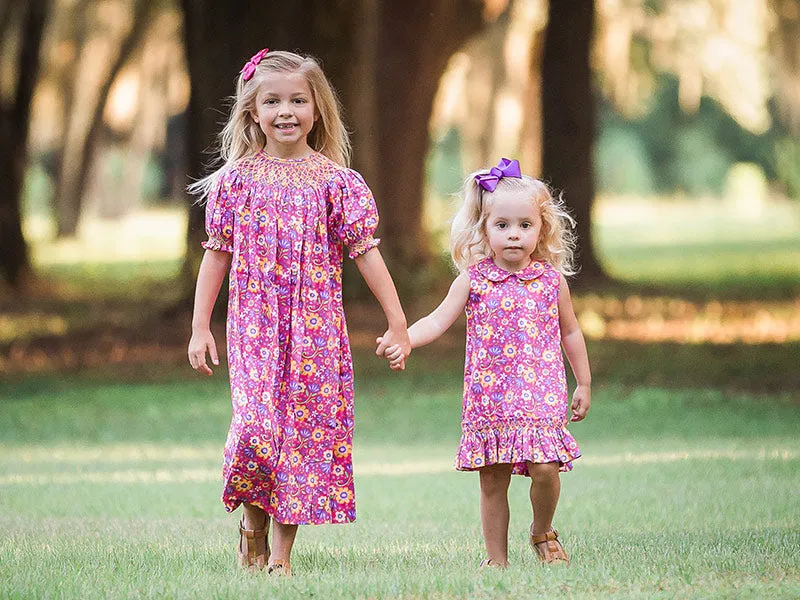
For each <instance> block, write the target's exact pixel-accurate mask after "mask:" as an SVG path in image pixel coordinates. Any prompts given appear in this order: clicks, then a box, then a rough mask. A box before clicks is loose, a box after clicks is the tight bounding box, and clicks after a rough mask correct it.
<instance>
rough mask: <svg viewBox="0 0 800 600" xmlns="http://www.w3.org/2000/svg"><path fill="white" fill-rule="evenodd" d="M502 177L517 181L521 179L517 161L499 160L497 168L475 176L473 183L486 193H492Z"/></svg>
mask: <svg viewBox="0 0 800 600" xmlns="http://www.w3.org/2000/svg"><path fill="white" fill-rule="evenodd" d="M503 177H515V178H517V179H520V178H521V177H522V171H520V168H519V161H518V160H509V159H507V158H501V159H500V162H499V163H497V166H496V167H492V168H491V169H489V172H488V173H483V174H480V175H475V181H477V182H478V185H479V186H481V187H482V188H483V189H485V190H486V191H487V192H493V191H494V189H495V188H496V187H497V183H498V182H499V181H500V180H501V179H502V178H503Z"/></svg>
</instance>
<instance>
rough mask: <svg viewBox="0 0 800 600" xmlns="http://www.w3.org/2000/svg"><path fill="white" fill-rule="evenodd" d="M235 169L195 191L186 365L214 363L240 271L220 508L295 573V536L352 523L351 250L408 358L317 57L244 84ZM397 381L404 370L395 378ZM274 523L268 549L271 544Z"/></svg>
mask: <svg viewBox="0 0 800 600" xmlns="http://www.w3.org/2000/svg"><path fill="white" fill-rule="evenodd" d="M233 100H234V102H233V106H232V109H231V114H230V118H229V120H228V122H227V124H226V125H225V127H224V129H223V131H222V134H221V136H220V138H221V144H220V145H221V152H220V153H221V157H222V159H223V160H224V165H223V166H222V167H221V168H220V169H219V170H217V171H216V172H215V173H213V174H212V175H210V176H208V177H206V178H205V179H202V180H200V181H198V182H197V183H195V184H194V185H193V186H191V188H190V189H191V190H192V191H194V192H196V193H199V194H200V195H201V196H204V197H206V198H207V201H208V204H207V206H206V231H207V233H208V241H206V242H204V243H203V246H204V247H205V249H206V252H205V255H204V257H203V261H202V264H201V266H200V272H199V274H198V276H197V290H196V293H195V306H194V315H193V319H192V337H191V340H190V341H189V362H190V363H191V365H192V367H194V368H195V369H196V370H197V371H199V372H201V373H204V374H206V375H211V368H210V367H209V366H208V364H207V362H206V352H208V353H209V354H210V356H211V361H212V362H213V364H215V365H217V364H219V359H218V356H217V348H216V344H215V342H214V338H213V337H212V335H211V331H210V329H209V321H210V318H211V310H212V307H213V306H214V301H215V299H216V297H217V294H218V293H219V290H220V286H221V284H222V281H223V279H224V277H225V274H226V273H228V271H230V272H229V273H228V274H229V279H230V286H229V299H228V321H227V342H228V363H229V368H230V383H231V393H232V398H233V419H232V422H231V427H230V432H229V434H228V440H227V443H226V446H225V454H224V464H223V477H224V490H223V493H222V501H223V503H224V504H225V508H226V509H227V510H228V511H232V510H234V509H235V508H236V507H237V506H239V505H240V504H242V505H243V507H244V515H243V517H242V520H241V522H240V524H239V532H240V539H239V548H238V554H239V562H240V564H241V565H242V566H245V567H254V568H264V567H266V568H267V570H268V572H269V573H270V574H272V573H276V574H282V575H290V574H291V566H290V562H289V559H290V555H291V551H292V545H293V544H294V538H295V535H296V533H297V526H298V525H299V524H306V523H308V524H319V523H349V522H351V521H353V520H354V519H355V517H356V512H355V499H354V489H353V469H352V460H351V453H352V441H353V366H352V359H351V354H350V346H349V342H348V337H347V327H346V326H345V320H344V313H343V310H342V279H341V277H342V255H343V246H345V245H346V246H348V247H349V255H350V257H351V258H354V259H355V261H356V265H357V266H358V268H359V270H360V271H361V273H362V275H363V276H364V278H365V279H366V281H367V284H368V285H369V287H370V289H372V291H373V292H374V294H375V296H376V297H377V299H378V301H379V302H380V304H381V306H382V307H383V310H384V313H385V314H386V318H387V320H388V324H389V328H388V331H387V332H386V336H387V337H388V338H391V339H392V343H393V344H399V345H400V347H401V348H403V350H402V351H403V352H410V344H409V341H408V335H407V333H406V322H405V316H404V315H403V311H402V309H401V307H400V303H399V301H398V298H397V293H396V291H395V287H394V284H393V283H392V279H391V277H390V276H389V273H388V271H387V270H386V267H385V265H384V263H383V260H382V258H381V255H380V252H379V251H378V249H377V247H376V246H377V245H378V240H377V239H374V238H373V237H372V235H373V233H374V232H375V229H376V227H377V225H378V214H377V210H376V208H375V202H374V199H373V197H372V193H371V192H370V190H369V188H368V187H367V185H366V183H364V180H363V179H362V177H361V176H360V175H359V174H358V173H356V172H355V171H352V170H350V169H348V168H346V164H347V162H348V158H349V150H350V146H349V141H348V138H347V133H346V131H345V128H344V126H343V124H342V120H341V117H340V114H339V105H338V102H337V100H336V97H335V95H334V92H333V90H332V89H331V86H330V84H329V83H328V80H327V79H326V77H325V75H324V74H323V72H322V70H321V69H320V66H319V65H318V64H317V62H316V61H314V59H312V58H309V57H304V56H299V55H297V54H294V53H291V52H268V51H267V49H264V50H261V51H260V52H258V53H257V54H256V55H255V56H253V57H252V58H251V59H250V60H249V61H248V62H247V63H246V64H245V65H244V68H243V69H242V71H241V73H240V74H239V77H238V81H237V86H236V96H235V97H234V99H233ZM398 368H399V367H398ZM270 517H272V521H273V547H272V552H271V553H270V547H269V544H268V541H267V531H268V528H269V522H270Z"/></svg>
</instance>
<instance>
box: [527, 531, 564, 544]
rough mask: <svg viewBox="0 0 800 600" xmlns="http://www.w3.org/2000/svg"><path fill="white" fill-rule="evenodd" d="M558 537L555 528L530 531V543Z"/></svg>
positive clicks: (552, 539) (554, 539)
mask: <svg viewBox="0 0 800 600" xmlns="http://www.w3.org/2000/svg"><path fill="white" fill-rule="evenodd" d="M557 539H558V532H557V531H556V530H555V529H550V531H548V532H546V533H532V534H531V544H541V543H542V542H554V541H556V540H557Z"/></svg>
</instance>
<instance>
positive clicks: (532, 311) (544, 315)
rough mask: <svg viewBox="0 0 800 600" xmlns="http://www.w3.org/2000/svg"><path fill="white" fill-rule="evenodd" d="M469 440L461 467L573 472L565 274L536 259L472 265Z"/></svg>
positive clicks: (465, 422)
mask: <svg viewBox="0 0 800 600" xmlns="http://www.w3.org/2000/svg"><path fill="white" fill-rule="evenodd" d="M468 274H469V281H470V292H469V299H468V301H467V305H466V314H467V348H466V361H465V367H464V404H463V410H462V419H461V429H462V436H461V443H460V444H459V446H458V453H457V455H456V461H455V467H456V469H458V470H460V471H472V470H475V469H479V468H481V467H484V466H487V465H494V464H500V463H510V464H512V465H513V467H512V473H513V474H516V475H527V474H528V467H527V464H526V461H529V462H533V463H547V462H558V463H559V465H560V467H559V468H560V470H561V471H568V470H570V469H572V461H573V460H574V459H576V458H578V457H579V456H580V455H581V453H580V450H579V449H578V445H577V443H576V442H575V438H573V437H572V435H571V434H570V433H569V431H567V412H568V395H567V380H566V375H565V372H564V360H563V358H562V354H561V330H560V328H559V321H558V288H559V282H560V275H559V273H558V272H557V271H556V270H555V269H553V268H552V267H551V266H550V265H548V264H546V263H543V262H538V261H534V262H532V263H531V264H530V265H529V266H528V267H526V268H525V269H523V270H522V271H518V272H516V273H511V272H509V271H506V270H504V269H501V268H500V267H498V266H497V265H496V264H495V263H494V261H493V260H492V259H491V258H485V259H483V260H482V261H480V262H479V263H477V264H475V265H473V266H471V267H470V268H469V269H468Z"/></svg>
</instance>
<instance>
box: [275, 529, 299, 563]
mask: <svg viewBox="0 0 800 600" xmlns="http://www.w3.org/2000/svg"><path fill="white" fill-rule="evenodd" d="M296 535H297V525H285V524H283V523H278V521H273V522H272V556H271V557H270V559H269V560H270V562H276V561H279V560H282V561H285V562H286V563H289V558H290V557H291V555H292V546H294V538H295V536H296Z"/></svg>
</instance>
